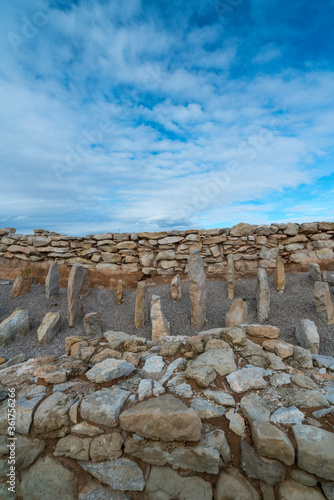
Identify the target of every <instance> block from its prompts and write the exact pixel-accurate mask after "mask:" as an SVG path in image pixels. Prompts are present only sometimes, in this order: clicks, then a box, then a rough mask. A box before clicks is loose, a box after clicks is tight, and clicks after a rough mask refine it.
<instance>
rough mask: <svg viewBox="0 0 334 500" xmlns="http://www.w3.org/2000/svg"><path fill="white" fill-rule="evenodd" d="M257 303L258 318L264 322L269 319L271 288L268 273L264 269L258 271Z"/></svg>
mask: <svg viewBox="0 0 334 500" xmlns="http://www.w3.org/2000/svg"><path fill="white" fill-rule="evenodd" d="M256 303H257V317H258V320H259V321H260V323H263V322H264V321H267V320H268V319H269V315H270V290H269V285H268V278H267V273H266V271H265V270H264V269H258V271H257V290H256Z"/></svg>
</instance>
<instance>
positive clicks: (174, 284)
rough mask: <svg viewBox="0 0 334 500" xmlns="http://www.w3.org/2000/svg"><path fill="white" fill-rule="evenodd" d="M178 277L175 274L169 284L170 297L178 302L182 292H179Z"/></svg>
mask: <svg viewBox="0 0 334 500" xmlns="http://www.w3.org/2000/svg"><path fill="white" fill-rule="evenodd" d="M180 281H181V280H180V276H179V275H178V274H177V275H176V276H175V277H174V278H173V279H172V282H171V284H170V288H171V295H172V299H173V300H180V298H181V296H182V290H181V283H180Z"/></svg>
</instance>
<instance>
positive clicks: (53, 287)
mask: <svg viewBox="0 0 334 500" xmlns="http://www.w3.org/2000/svg"><path fill="white" fill-rule="evenodd" d="M59 279H60V278H59V269H58V262H57V261H55V262H52V264H50V267H49V272H48V275H47V277H46V280H45V295H46V298H47V299H50V298H51V297H52V296H53V295H58V293H59Z"/></svg>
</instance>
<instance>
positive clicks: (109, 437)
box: [90, 432, 124, 462]
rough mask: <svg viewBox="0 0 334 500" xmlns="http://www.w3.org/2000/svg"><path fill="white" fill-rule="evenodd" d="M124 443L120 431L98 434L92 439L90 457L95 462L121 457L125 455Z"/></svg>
mask: <svg viewBox="0 0 334 500" xmlns="http://www.w3.org/2000/svg"><path fill="white" fill-rule="evenodd" d="M123 443H124V440H123V438H122V436H121V434H120V433H118V432H112V433H111V434H103V435H102V436H97V437H95V438H94V439H93V440H92V443H91V446H90V457H91V459H92V460H93V462H100V461H101V460H112V459H115V458H119V457H121V456H122V455H123V450H122V446H123Z"/></svg>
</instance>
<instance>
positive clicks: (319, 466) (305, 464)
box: [292, 425, 334, 480]
mask: <svg viewBox="0 0 334 500" xmlns="http://www.w3.org/2000/svg"><path fill="white" fill-rule="evenodd" d="M292 430H293V433H294V436H295V439H296V442H297V463H298V466H299V467H300V468H301V469H303V470H306V471H307V472H310V473H311V474H316V475H317V476H319V477H321V478H324V479H328V480H333V478H334V434H333V433H332V432H328V431H325V430H323V429H319V428H317V427H313V426H312V425H294V426H293V427H292Z"/></svg>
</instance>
